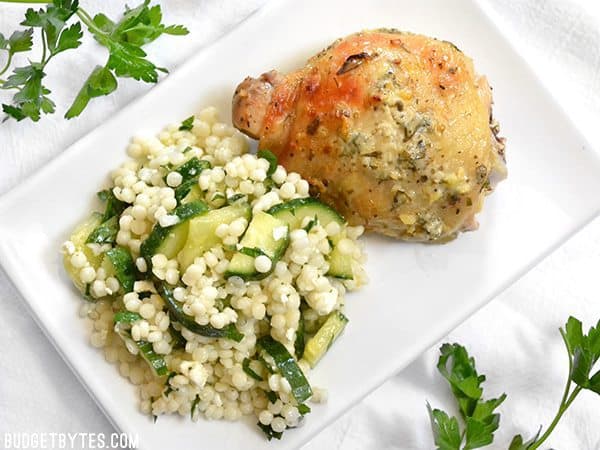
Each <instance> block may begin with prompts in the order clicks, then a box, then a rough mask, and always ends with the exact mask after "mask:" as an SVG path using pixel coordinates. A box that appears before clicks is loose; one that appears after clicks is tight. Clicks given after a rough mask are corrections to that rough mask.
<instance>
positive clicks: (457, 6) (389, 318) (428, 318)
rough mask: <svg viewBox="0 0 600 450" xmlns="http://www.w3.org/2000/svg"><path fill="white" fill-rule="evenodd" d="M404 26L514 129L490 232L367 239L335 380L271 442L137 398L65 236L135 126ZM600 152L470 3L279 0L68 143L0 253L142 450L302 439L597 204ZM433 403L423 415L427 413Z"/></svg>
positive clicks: (222, 98) (14, 210)
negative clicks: (430, 43)
mask: <svg viewBox="0 0 600 450" xmlns="http://www.w3.org/2000/svg"><path fill="white" fill-rule="evenodd" d="M377 27H394V28H399V29H403V30H410V31H414V32H418V33H424V34H428V35H431V36H436V37H439V38H441V39H445V40H449V41H452V42H454V43H455V44H456V45H457V46H458V47H459V48H461V49H462V50H463V51H465V52H466V53H467V54H468V55H470V56H471V57H473V59H474V61H475V65H476V68H477V70H478V71H479V72H480V73H484V74H487V75H488V77H489V80H490V82H491V84H492V86H493V87H494V96H495V100H496V105H495V112H496V115H497V117H498V118H499V120H500V123H501V125H502V134H503V135H504V136H506V137H507V138H508V147H507V155H508V167H509V178H508V179H507V181H505V182H504V183H502V184H501V185H500V186H499V188H498V190H497V191H496V192H495V193H494V194H493V195H492V196H491V197H490V198H489V200H488V202H487V204H486V207H485V209H484V212H483V213H482V214H481V215H480V216H479V218H480V221H481V228H480V230H479V231H477V232H474V233H469V234H464V235H462V236H460V237H459V238H458V239H457V240H455V241H454V242H451V243H449V244H447V245H441V246H433V245H416V244H406V243H402V242H396V241H392V240H387V239H383V238H379V237H375V236H373V237H368V238H367V239H366V241H367V251H368V255H369V263H368V267H367V270H368V273H369V275H370V279H371V280H370V283H369V285H368V286H366V287H365V288H364V289H362V290H361V291H359V292H358V293H355V294H351V295H349V296H348V301H347V304H348V307H347V311H348V316H349V317H350V325H349V327H348V328H347V331H346V332H345V334H344V336H343V338H342V339H341V340H340V341H339V342H338V343H337V344H336V345H335V346H334V347H333V348H332V350H331V352H330V353H329V354H328V355H327V357H326V358H325V359H324V360H323V361H322V362H321V364H320V365H319V366H318V368H317V369H316V370H315V371H314V372H313V374H312V380H313V383H314V384H316V385H318V386H324V387H327V388H328V389H329V402H328V403H327V404H326V405H317V406H315V407H314V408H313V413H312V414H310V416H308V418H307V420H306V421H305V422H306V423H305V424H304V426H303V427H302V428H299V429H297V430H292V431H288V432H287V433H286V434H285V436H284V439H283V440H282V441H281V442H271V443H267V441H266V440H265V439H264V437H263V436H262V434H261V433H260V432H258V431H257V430H256V427H254V426H253V424H247V423H238V424H232V423H226V422H207V421H204V420H201V421H199V422H198V423H192V422H190V421H189V420H188V419H187V418H179V417H161V418H160V419H159V420H158V421H157V423H155V424H153V423H152V420H150V419H149V418H148V417H147V416H144V415H142V414H141V413H140V412H139V410H138V405H137V400H136V393H135V389H134V388H133V387H132V386H131V385H129V384H128V382H126V381H125V380H124V379H123V378H121V377H120V376H119V375H118V373H117V370H116V369H115V367H113V366H111V365H109V364H107V363H106V362H105V361H104V358H103V357H102V356H101V354H100V353H99V352H98V351H97V350H95V349H93V348H92V347H91V346H89V345H88V337H87V335H86V332H85V330H84V326H83V323H82V321H81V320H79V319H78V318H77V310H78V307H79V305H80V302H81V300H80V299H79V298H78V297H77V296H76V295H75V293H74V290H73V289H72V288H71V286H70V283H69V281H68V280H67V278H66V276H65V274H64V273H63V270H62V265H61V258H60V256H59V253H58V251H59V247H60V244H61V242H62V241H64V240H65V238H66V237H67V236H68V234H69V230H71V229H72V227H73V226H74V225H75V224H76V223H77V222H78V221H80V220H81V219H82V217H84V215H85V214H86V213H87V212H88V211H89V210H90V209H91V208H92V206H93V204H92V202H93V200H92V199H93V198H94V194H95V192H96V191H97V190H98V189H99V188H100V187H102V186H103V185H104V184H105V183H106V181H107V173H108V172H109V170H110V169H111V168H113V167H115V166H117V165H118V164H119V163H120V162H121V161H122V160H123V159H124V157H125V154H124V148H125V146H126V144H127V142H128V139H129V138H130V136H131V135H133V134H135V133H138V132H140V131H143V130H158V129H159V128H160V127H161V126H162V125H164V124H166V123H170V122H174V121H179V120H181V119H182V118H185V117H187V116H189V115H190V113H192V112H193V111H195V110H197V109H198V107H200V106H202V105H208V104H216V105H217V106H219V107H220V108H221V109H222V110H223V111H225V112H227V113H228V110H229V104H230V98H231V93H232V91H233V89H234V88H235V86H236V85H237V83H238V82H239V81H240V80H242V79H243V78H244V77H245V76H247V75H257V74H259V73H261V72H263V71H266V70H268V69H271V68H278V69H280V70H284V71H285V70H290V69H292V68H295V67H299V66H301V65H302V64H303V61H304V60H305V59H306V58H307V57H308V56H310V55H312V54H313V53H315V52H317V51H318V50H320V49H321V48H323V47H325V46H326V45H328V44H329V43H330V42H332V41H333V40H334V39H335V38H337V37H340V36H344V35H346V34H348V33H351V32H353V31H358V30H361V29H364V28H377ZM599 174H600V164H599V161H598V159H597V158H596V155H595V153H594V152H593V151H592V150H591V149H590V148H589V147H588V146H587V145H586V144H585V142H584V140H583V139H582V137H581V136H580V135H579V133H578V132H577V131H576V130H575V128H574V127H573V125H572V124H571V123H570V121H569V120H568V118H567V117H566V115H565V114H564V113H563V112H562V111H561V110H560V108H558V107H557V105H556V104H555V103H554V101H553V100H552V98H551V97H550V95H549V94H548V93H547V92H545V91H544V90H543V89H542V88H541V87H540V84H539V82H538V81H537V79H536V78H535V76H534V75H533V74H532V72H531V71H530V70H529V68H528V67H527V65H526V64H525V63H524V61H523V60H522V59H521V58H520V56H519V55H518V53H517V52H515V50H513V49H512V48H511V47H510V46H509V45H508V44H507V42H506V41H505V39H504V38H503V37H502V35H501V34H500V33H499V31H498V30H497V29H496V28H495V26H494V24H493V23H492V22H491V21H490V20H489V19H488V18H487V17H486V15H485V14H484V13H483V12H482V11H481V10H480V9H479V7H478V6H477V5H476V4H475V3H473V2H471V1H467V0H464V1H452V2H449V1H447V0H427V1H421V2H416V1H401V0H377V1H371V2H364V1H362V0H333V1H332V0H328V1H322V0H308V1H302V2H295V1H292V0H288V1H281V2H273V3H271V4H270V5H268V6H267V7H265V8H264V9H263V10H261V11H260V12H258V13H257V14H255V15H254V16H252V17H251V18H250V19H249V20H247V21H246V22H244V23H243V24H242V25H240V26H239V27H238V28H237V29H236V30H235V31H234V32H232V33H231V34H229V35H227V36H225V37H224V38H222V39H221V40H220V41H218V42H217V43H216V44H214V45H213V46H211V47H209V48H206V49H203V50H202V51H201V52H199V53H198V54H197V55H196V56H194V57H193V58H192V59H191V60H190V61H189V62H188V63H187V64H186V65H185V66H184V67H182V68H181V69H179V70H178V71H177V72H176V73H174V74H172V75H170V76H169V77H168V79H166V80H165V81H164V82H162V83H161V84H160V85H159V86H157V87H156V88H155V89H153V90H152V91H151V92H150V93H149V94H147V95H146V96H144V97H143V98H142V99H140V100H139V101H137V102H135V103H133V104H132V105H130V106H129V107H127V108H125V109H124V110H123V111H121V112H120V113H119V114H117V115H116V116H115V117H113V118H112V119H111V120H110V121H108V122H107V123H105V124H103V125H102V126H101V127H99V128H97V129H96V130H95V131H93V132H92V133H90V134H89V135H88V136H86V137H85V138H83V139H82V140H80V141H79V142H77V143H76V144H75V145H73V146H72V147H71V148H69V149H68V150H66V151H65V152H64V153H63V154H62V155H61V156H60V157H59V158H57V159H56V160H54V161H53V162H52V163H50V164H49V165H48V166H47V167H46V168H45V169H44V170H42V171H40V172H39V173H38V174H36V175H35V176H33V177H32V178H31V179H29V180H28V181H27V182H25V183H23V184H22V185H21V186H19V187H18V189H15V190H14V191H12V192H11V193H9V194H8V195H6V196H5V197H4V198H3V199H2V200H1V201H0V261H1V262H2V265H3V266H4V268H5V269H6V271H7V272H8V274H9V275H10V277H11V278H12V280H13V281H14V283H15V284H16V285H17V286H18V288H19V289H20V291H21V292H22V293H23V297H24V298H25V300H26V301H27V303H28V304H29V306H30V307H31V309H32V311H33V314H34V316H35V317H36V318H37V320H38V321H39V324H40V326H41V327H42V328H43V329H44V331H45V332H46V333H47V335H48V337H49V338H50V339H51V340H52V342H53V343H54V345H55V346H56V347H57V349H58V350H59V352H60V353H61V354H62V356H63V357H64V358H65V360H66V361H67V362H68V364H69V365H70V366H71V367H72V369H73V370H74V371H75V373H76V374H77V375H78V376H79V378H80V379H81V381H82V382H83V383H84V385H85V386H86V387H87V389H88V390H89V392H90V393H91V394H92V395H93V396H94V398H95V399H96V400H97V402H98V404H99V405H100V406H101V408H102V409H103V410H104V412H105V413H106V415H107V416H108V417H109V418H110V420H111V421H112V422H113V424H114V425H115V427H117V428H118V429H120V430H122V431H125V432H129V433H139V435H140V437H141V446H142V448H145V449H157V450H159V449H160V450H164V449H169V448H212V449H217V448H224V449H232V448H248V449H260V448H278V449H291V448H296V447H298V446H300V445H301V444H303V443H305V442H307V441H308V440H309V439H310V438H311V437H313V436H314V435H315V434H316V433H317V432H318V431H319V430H321V429H322V428H323V427H325V426H326V425H327V424H328V423H330V422H331V421H332V420H334V419H335V418H336V417H338V416H339V415H340V414H342V412H343V411H344V410H346V409H348V408H349V407H350V406H351V405H353V404H354V403H355V402H357V401H358V400H359V399H360V398H362V397H363V396H364V395H366V394H367V393H368V392H370V391H371V390H373V389H374V388H375V387H377V386H378V385H379V384H381V383H382V382H383V381H384V380H386V379H387V378H388V377H390V376H391V375H392V374H394V373H395V372H397V371H399V370H400V369H402V368H403V367H404V366H406V365H407V364H408V363H409V362H410V361H411V360H413V359H414V358H416V357H417V355H419V353H421V352H422V351H423V350H425V349H426V348H428V346H430V345H431V344H432V343H433V342H435V341H436V340H437V339H439V338H440V337H441V336H442V335H443V334H445V333H446V332H447V331H448V330H450V329H451V328H453V327H454V326H456V325H457V324H458V323H459V322H461V321H463V320H464V319H465V318H466V317H467V316H468V315H469V314H471V313H472V312H473V311H475V310H476V309H477V308H479V307H481V306H482V305H483V304H485V303H486V302H487V301H488V300H490V299H491V298H492V297H493V296H495V295H496V294H498V293H499V292H500V291H501V290H503V289H504V288H506V287H507V286H508V284H509V283H511V282H512V281H514V280H515V279H516V278H517V277H519V276H520V275H522V274H523V273H524V272H525V271H526V270H527V269H529V268H530V267H532V265H533V264H534V263H535V262H537V261H538V260H539V259H540V258H541V257H542V256H543V255H545V254H546V253H548V252H549V251H550V250H551V249H552V248H554V247H555V246H557V245H558V244H559V243H560V242H562V241H563V240H564V239H566V238H567V237H568V236H569V235H570V234H572V233H573V232H574V231H575V230H576V229H578V228H579V227H581V226H582V225H583V224H584V223H586V222H587V221H589V220H590V219H591V218H592V217H594V216H595V215H596V214H597V212H598V209H599V208H600V197H599V196H598V195H597V193H598V192H600V176H599ZM420 413H423V414H425V411H424V410H423V411H421V412H420Z"/></svg>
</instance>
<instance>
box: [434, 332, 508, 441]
mask: <svg viewBox="0 0 600 450" xmlns="http://www.w3.org/2000/svg"><path fill="white" fill-rule="evenodd" d="M437 367H438V371H439V372H440V373H441V374H442V376H443V377H444V378H445V379H446V380H447V381H448V383H449V384H450V388H451V390H452V393H453V394H454V397H455V398H456V401H457V403H458V408H459V411H460V416H461V418H462V420H463V422H464V427H463V430H462V431H461V427H460V425H459V421H458V419H457V418H456V417H451V416H449V415H448V414H447V413H445V412H444V411H441V410H439V409H432V408H431V406H430V405H429V404H427V409H428V411H429V417H430V420H431V427H432V430H433V437H434V443H435V445H436V446H437V447H436V449H437V450H460V449H463V450H470V449H474V448H479V447H484V446H486V445H488V444H491V443H492V442H493V440H494V432H495V431H496V430H497V429H498V426H499V425H500V414H498V413H495V412H494V411H495V409H496V408H498V406H500V404H501V403H502V402H503V401H504V400H505V399H506V395H505V394H502V395H501V396H500V397H498V398H494V399H490V400H484V399H483V398H482V396H483V388H482V386H481V385H482V384H483V382H484V381H485V375H480V374H478V373H477V370H476V368H475V360H474V359H473V358H471V357H470V356H469V354H468V352H467V350H466V349H465V348H464V347H463V346H462V345H459V344H444V345H442V347H441V348H440V358H439V360H438V365H437Z"/></svg>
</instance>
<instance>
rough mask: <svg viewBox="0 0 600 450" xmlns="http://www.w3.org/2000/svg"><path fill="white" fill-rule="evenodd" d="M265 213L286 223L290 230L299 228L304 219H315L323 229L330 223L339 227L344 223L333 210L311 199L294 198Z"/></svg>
mask: <svg viewBox="0 0 600 450" xmlns="http://www.w3.org/2000/svg"><path fill="white" fill-rule="evenodd" d="M267 213H269V214H271V215H272V216H273V217H277V218H278V219H279V220H283V221H284V222H286V223H287V224H288V225H289V226H290V229H292V230H295V229H297V228H300V227H301V225H302V221H303V220H304V218H305V217H310V218H314V217H316V218H317V220H318V221H319V223H320V224H321V225H322V226H323V227H326V226H327V224H329V223H330V222H337V223H338V224H339V225H340V226H341V225H344V224H345V223H346V220H345V219H344V218H343V217H342V216H341V215H340V214H339V213H338V212H337V211H336V210H335V209H333V208H332V207H330V206H328V205H326V204H325V203H322V202H320V201H319V200H317V199H316V198H312V197H306V198H295V199H293V200H289V201H287V202H285V203H280V204H279V205H275V206H273V207H271V208H270V209H269V210H268V211H267Z"/></svg>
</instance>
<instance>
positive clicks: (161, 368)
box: [113, 311, 168, 377]
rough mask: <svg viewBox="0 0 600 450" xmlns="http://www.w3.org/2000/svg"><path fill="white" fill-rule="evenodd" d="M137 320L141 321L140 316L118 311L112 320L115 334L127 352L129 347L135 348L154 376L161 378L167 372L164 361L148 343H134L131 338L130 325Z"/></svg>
mask: <svg viewBox="0 0 600 450" xmlns="http://www.w3.org/2000/svg"><path fill="white" fill-rule="evenodd" d="M138 320H142V316H140V315H139V314H138V313H134V312H130V311H118V312H117V313H115V315H114V318H113V321H114V323H115V332H116V333H117V334H118V335H119V336H120V337H121V339H123V341H124V342H125V345H126V346H127V348H128V350H129V348H130V347H131V346H135V347H137V350H138V352H139V354H140V355H141V357H142V358H143V359H144V361H146V362H147V363H148V365H149V366H150V368H151V369H152V371H153V372H154V374H155V375H156V376H158V377H162V376H164V375H166V374H167V372H168V370H167V363H166V362H165V359H164V358H163V357H162V356H161V355H159V354H157V353H156V352H155V351H154V349H153V347H152V344H151V343H150V342H146V341H134V340H133V339H132V337H131V332H130V330H131V324H132V323H133V322H136V321H138ZM135 347H134V348H135ZM130 351H133V350H130Z"/></svg>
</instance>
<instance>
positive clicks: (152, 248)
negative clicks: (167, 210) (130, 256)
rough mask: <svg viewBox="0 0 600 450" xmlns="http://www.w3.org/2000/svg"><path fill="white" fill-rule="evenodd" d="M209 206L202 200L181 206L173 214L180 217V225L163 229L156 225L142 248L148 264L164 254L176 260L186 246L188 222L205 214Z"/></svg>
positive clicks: (142, 253)
mask: <svg viewBox="0 0 600 450" xmlns="http://www.w3.org/2000/svg"><path fill="white" fill-rule="evenodd" d="M207 211H208V206H207V205H206V203H204V202H203V201H202V200H194V201H193V202H190V203H185V204H183V205H179V206H178V207H177V208H175V210H174V212H173V214H175V215H176V216H177V217H179V223H178V224H176V225H173V226H171V227H161V226H160V225H159V224H156V225H155V226H154V228H153V229H152V232H151V233H150V235H149V236H148V237H147V238H146V240H145V241H144V242H142V245H141V247H140V254H141V255H142V256H143V257H144V258H146V261H147V262H148V264H150V263H151V258H152V256H154V255H155V254H157V253H163V254H164V255H165V256H166V257H167V258H169V259H170V258H174V257H175V255H177V253H178V252H179V251H180V250H181V248H182V247H183V246H184V245H185V242H186V240H187V235H188V227H189V224H188V221H189V220H190V219H192V218H193V217H196V216H199V215H202V214H205V213H206V212H207Z"/></svg>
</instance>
